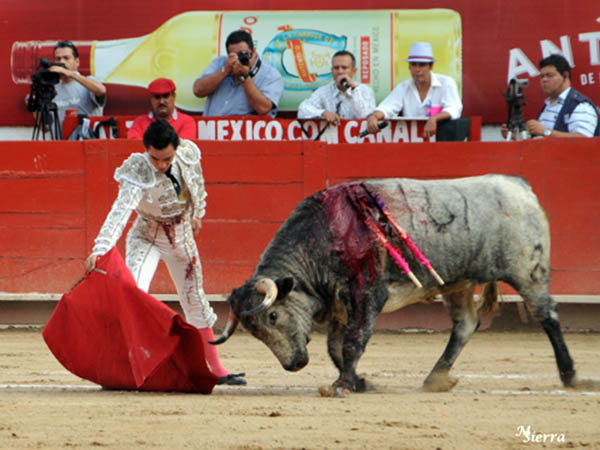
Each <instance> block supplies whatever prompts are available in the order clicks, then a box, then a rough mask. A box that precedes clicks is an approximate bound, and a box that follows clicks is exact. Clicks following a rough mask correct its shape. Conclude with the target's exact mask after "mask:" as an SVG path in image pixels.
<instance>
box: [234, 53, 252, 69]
mask: <svg viewBox="0 0 600 450" xmlns="http://www.w3.org/2000/svg"><path fill="white" fill-rule="evenodd" d="M237 56H238V61H239V62H240V64H242V65H244V66H249V65H250V58H252V53H250V52H248V51H246V50H242V51H241V52H238V54H237Z"/></svg>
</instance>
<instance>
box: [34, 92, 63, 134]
mask: <svg viewBox="0 0 600 450" xmlns="http://www.w3.org/2000/svg"><path fill="white" fill-rule="evenodd" d="M46 132H48V133H50V139H51V140H58V139H62V130H61V127H60V120H58V107H57V106H56V103H54V102H53V101H45V100H44V101H42V102H41V103H40V106H39V109H38V111H37V113H36V117H35V125H34V126H33V134H32V136H31V139H32V140H34V141H37V140H39V139H40V134H41V136H42V139H43V140H46Z"/></svg>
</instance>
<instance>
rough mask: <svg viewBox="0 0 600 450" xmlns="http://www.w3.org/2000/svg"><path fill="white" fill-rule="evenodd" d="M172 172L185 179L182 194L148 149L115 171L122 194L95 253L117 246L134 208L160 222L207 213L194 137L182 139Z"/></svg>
mask: <svg viewBox="0 0 600 450" xmlns="http://www.w3.org/2000/svg"><path fill="white" fill-rule="evenodd" d="M172 172H174V174H175V175H176V176H177V174H178V175H179V177H178V178H179V179H180V180H182V181H183V183H182V193H181V195H179V197H178V196H177V194H176V192H175V189H173V186H172V181H171V180H170V179H169V178H168V177H167V176H166V175H165V174H163V173H160V172H158V171H157V170H156V169H155V168H154V166H153V165H152V163H151V162H150V159H149V157H148V154H147V153H134V154H133V155H131V156H130V157H129V158H127V160H125V162H124V163H123V164H122V165H121V167H119V168H118V169H117V170H116V171H115V176H114V178H115V180H116V181H117V182H118V183H119V195H118V196H117V199H116V200H115V202H114V203H113V205H112V208H111V210H110V212H109V213H108V216H107V217H106V220H105V221H104V225H102V228H101V229H100V233H99V234H98V237H97V238H96V240H95V245H94V249H93V251H92V253H93V254H96V255H103V254H105V253H106V252H107V251H108V250H110V249H111V248H112V247H114V246H115V244H116V243H117V241H118V240H119V238H120V237H121V234H122V233H123V229H124V228H125V225H127V221H128V220H129V217H130V216H131V213H132V212H133V210H134V209H135V210H136V212H137V213H138V215H139V216H140V217H142V218H144V219H146V220H149V221H155V222H158V223H178V222H180V221H181V220H190V219H191V218H202V217H203V216H204V213H205V208H206V192H205V190H204V178H203V176H202V168H201V165H200V150H199V149H198V147H197V146H196V144H194V143H193V142H192V141H189V140H186V139H181V142H180V145H179V147H177V152H176V153H175V158H174V160H173V163H172Z"/></svg>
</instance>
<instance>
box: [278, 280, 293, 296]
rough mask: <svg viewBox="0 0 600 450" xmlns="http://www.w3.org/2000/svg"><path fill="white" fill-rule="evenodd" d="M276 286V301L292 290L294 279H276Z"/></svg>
mask: <svg viewBox="0 0 600 450" xmlns="http://www.w3.org/2000/svg"><path fill="white" fill-rule="evenodd" d="M275 284H276V285H277V300H281V299H282V298H284V297H287V295H288V294H289V293H290V291H291V290H292V289H293V288H294V279H293V278H292V277H285V278H278V279H277V281H275Z"/></svg>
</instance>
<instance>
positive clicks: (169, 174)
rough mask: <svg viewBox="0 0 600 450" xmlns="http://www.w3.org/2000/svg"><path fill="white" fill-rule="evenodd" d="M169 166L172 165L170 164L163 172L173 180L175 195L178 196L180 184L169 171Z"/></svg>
mask: <svg viewBox="0 0 600 450" xmlns="http://www.w3.org/2000/svg"><path fill="white" fill-rule="evenodd" d="M171 167H173V165H172V164H171V165H170V166H169V168H168V169H167V171H166V172H165V175H166V176H167V177H169V179H170V180H171V181H172V182H173V187H175V192H177V197H179V194H181V186H180V185H179V181H177V178H175V175H173V174H172V173H171Z"/></svg>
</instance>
